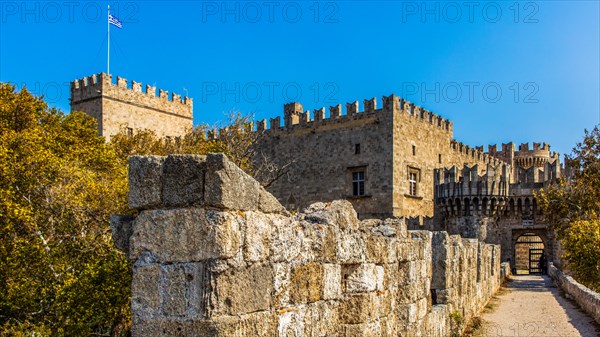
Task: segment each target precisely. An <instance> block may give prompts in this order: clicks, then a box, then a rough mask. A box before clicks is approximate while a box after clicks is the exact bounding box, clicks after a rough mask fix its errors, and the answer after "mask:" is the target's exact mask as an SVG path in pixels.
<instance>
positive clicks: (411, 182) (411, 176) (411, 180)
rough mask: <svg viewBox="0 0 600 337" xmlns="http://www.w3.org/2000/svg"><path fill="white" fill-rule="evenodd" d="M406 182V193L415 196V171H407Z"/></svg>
mask: <svg viewBox="0 0 600 337" xmlns="http://www.w3.org/2000/svg"><path fill="white" fill-rule="evenodd" d="M408 184H409V190H408V194H410V195H415V196H416V195H417V173H416V172H409V173H408Z"/></svg>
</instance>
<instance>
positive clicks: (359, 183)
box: [352, 171, 365, 196]
mask: <svg viewBox="0 0 600 337" xmlns="http://www.w3.org/2000/svg"><path fill="white" fill-rule="evenodd" d="M352 195H354V196H361V195H365V171H357V172H352Z"/></svg>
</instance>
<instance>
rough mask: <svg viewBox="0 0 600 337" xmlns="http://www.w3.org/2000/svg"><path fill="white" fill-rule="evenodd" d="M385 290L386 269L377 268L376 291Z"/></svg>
mask: <svg viewBox="0 0 600 337" xmlns="http://www.w3.org/2000/svg"><path fill="white" fill-rule="evenodd" d="M384 289H385V269H384V268H383V266H375V290H377V291H383V290H384Z"/></svg>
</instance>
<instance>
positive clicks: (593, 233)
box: [537, 127, 600, 291]
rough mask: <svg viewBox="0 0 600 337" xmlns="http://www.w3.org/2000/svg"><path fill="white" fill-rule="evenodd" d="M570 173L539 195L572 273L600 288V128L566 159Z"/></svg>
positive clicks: (587, 136) (591, 285) (593, 131)
mask: <svg viewBox="0 0 600 337" xmlns="http://www.w3.org/2000/svg"><path fill="white" fill-rule="evenodd" d="M565 166H566V167H567V170H566V171H567V176H566V177H565V179H563V180H562V181H560V182H559V183H556V184H553V185H550V186H549V187H548V188H546V189H544V190H542V191H540V193H538V195H537V198H538V200H539V203H540V206H541V207H542V210H543V211H544V214H545V216H546V217H547V219H548V220H549V222H550V223H551V225H552V228H553V229H554V231H555V233H556V235H557V237H558V239H559V240H560V242H561V244H562V246H563V248H564V251H565V253H564V256H563V257H564V258H565V260H566V261H567V263H568V268H569V271H570V272H571V273H572V274H573V276H574V277H575V278H576V279H577V280H578V281H580V282H582V283H583V284H585V285H587V286H588V287H590V288H593V289H595V290H596V291H600V218H599V215H600V131H599V130H598V128H597V127H596V128H594V129H593V130H592V131H587V130H586V131H585V136H584V139H583V141H581V142H579V143H577V145H576V146H575V148H574V149H573V153H572V154H571V155H569V156H567V160H566V161H565Z"/></svg>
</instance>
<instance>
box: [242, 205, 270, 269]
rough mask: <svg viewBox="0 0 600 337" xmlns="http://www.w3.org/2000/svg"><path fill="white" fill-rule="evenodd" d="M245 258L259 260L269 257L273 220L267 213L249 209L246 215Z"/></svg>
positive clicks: (252, 260) (250, 260)
mask: <svg viewBox="0 0 600 337" xmlns="http://www.w3.org/2000/svg"><path fill="white" fill-rule="evenodd" d="M244 217H245V221H244V223H245V224H246V227H245V236H244V248H243V252H244V260H246V261H249V262H257V261H263V260H266V259H267V258H268V257H269V251H270V244H271V221H270V220H269V218H268V216H267V215H266V214H262V213H258V212H253V211H248V212H246V213H245V215H244Z"/></svg>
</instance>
